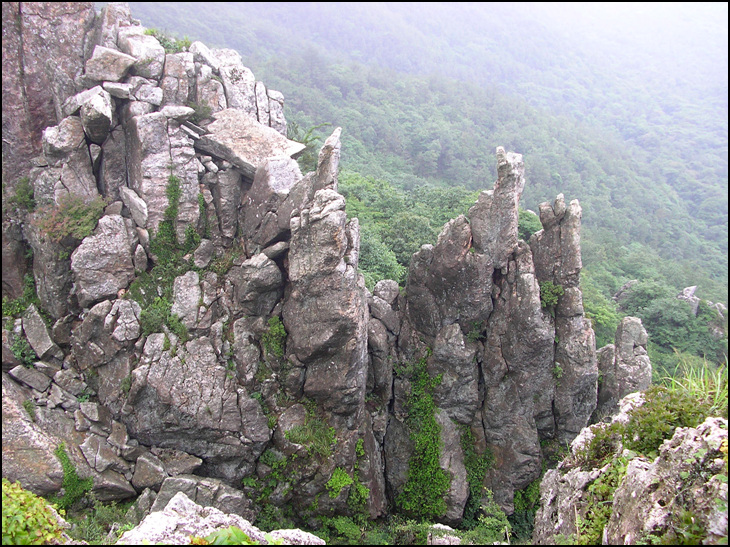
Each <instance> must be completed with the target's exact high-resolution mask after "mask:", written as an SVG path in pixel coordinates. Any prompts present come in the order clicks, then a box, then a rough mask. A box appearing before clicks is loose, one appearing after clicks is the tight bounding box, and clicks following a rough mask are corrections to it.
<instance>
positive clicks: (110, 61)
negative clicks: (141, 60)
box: [86, 46, 136, 82]
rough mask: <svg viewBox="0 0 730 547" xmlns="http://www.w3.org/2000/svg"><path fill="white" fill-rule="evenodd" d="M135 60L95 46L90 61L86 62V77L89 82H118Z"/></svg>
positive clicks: (115, 51) (117, 52) (114, 50)
mask: <svg viewBox="0 0 730 547" xmlns="http://www.w3.org/2000/svg"><path fill="white" fill-rule="evenodd" d="M135 61H136V59H135V58H134V57H132V56H131V55H127V54H125V53H122V52H121V51H118V50H116V49H110V48H108V47H104V46H96V47H95V48H94V53H93V54H92V55H91V59H89V60H88V61H86V77H87V78H89V79H90V80H97V81H100V82H102V81H107V82H118V81H119V80H121V79H122V78H123V77H124V76H125V75H126V74H127V71H128V70H129V68H130V67H131V66H132V65H133V64H134V63H135Z"/></svg>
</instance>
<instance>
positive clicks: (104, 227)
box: [71, 215, 136, 307]
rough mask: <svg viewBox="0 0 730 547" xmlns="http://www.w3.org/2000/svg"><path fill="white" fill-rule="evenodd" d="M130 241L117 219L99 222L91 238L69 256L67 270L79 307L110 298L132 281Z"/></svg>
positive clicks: (117, 216) (103, 218)
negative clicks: (71, 274) (69, 268)
mask: <svg viewBox="0 0 730 547" xmlns="http://www.w3.org/2000/svg"><path fill="white" fill-rule="evenodd" d="M132 242H133V238H132V237H130V235H129V234H128V232H127V226H126V224H125V223H124V219H123V218H122V217H121V216H119V215H111V216H104V217H101V219H99V225H98V226H97V228H96V230H95V232H94V235H91V236H89V237H87V238H85V239H84V240H83V241H82V242H81V245H79V246H78V248H77V249H76V250H75V251H74V252H73V254H72V255H71V270H72V271H73V274H74V282H75V283H76V296H77V298H78V300H79V304H80V305H81V306H83V307H89V306H91V305H92V304H94V303H96V302H99V301H100V300H103V299H105V298H110V297H114V296H116V295H117V293H118V292H119V290H120V289H126V288H127V286H129V283H130V282H131V281H132V279H134V263H133V262H132V252H133V251H134V247H136V242H135V243H134V246H133V245H132Z"/></svg>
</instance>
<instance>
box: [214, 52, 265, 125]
mask: <svg viewBox="0 0 730 547" xmlns="http://www.w3.org/2000/svg"><path fill="white" fill-rule="evenodd" d="M213 54H214V55H215V57H216V59H217V60H218V62H219V63H220V65H219V69H218V73H219V74H220V77H221V79H222V80H223V87H224V88H225V92H226V101H227V103H228V108H235V109H240V111H241V112H242V113H245V114H247V115H248V116H250V117H252V118H253V119H254V120H255V119H256V113H257V109H256V92H255V85H256V78H254V75H253V72H251V71H250V70H249V69H248V68H247V67H245V66H243V62H242V61H241V55H240V54H239V53H238V52H237V51H235V50H233V49H216V50H214V51H213Z"/></svg>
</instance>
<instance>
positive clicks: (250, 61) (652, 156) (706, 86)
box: [131, 3, 728, 363]
mask: <svg viewBox="0 0 730 547" xmlns="http://www.w3.org/2000/svg"><path fill="white" fill-rule="evenodd" d="M131 6H132V11H133V14H134V15H135V16H136V17H138V18H140V19H141V20H142V23H143V24H144V25H145V26H148V27H156V28H159V29H164V30H165V31H167V32H171V33H172V34H176V35H178V36H183V35H187V36H188V37H189V38H191V39H193V40H195V39H200V40H202V41H204V42H206V43H208V44H210V45H215V46H219V47H232V48H235V49H237V50H238V51H240V52H241V53H242V55H243V58H244V63H245V64H246V65H247V66H249V67H250V68H251V69H252V70H253V71H254V74H255V75H256V77H257V79H259V80H262V81H264V82H265V83H266V84H267V86H269V87H271V88H274V89H278V90H280V91H282V92H283V93H284V94H285V97H286V99H287V102H286V114H287V119H288V120H289V121H290V130H291V136H292V137H293V138H298V139H299V140H303V139H305V138H306V139H307V140H308V141H310V143H311V144H312V145H313V146H315V147H316V146H317V143H318V142H322V140H323V138H324V137H326V135H327V134H328V132H329V131H331V130H332V128H333V127H335V126H341V127H342V128H343V137H342V141H343V147H342V163H341V167H342V171H343V172H342V175H341V186H340V190H341V192H342V193H343V194H345V196H346V197H347V198H348V214H350V215H351V216H357V217H359V219H360V222H361V226H362V234H363V235H362V247H363V249H362V261H361V262H362V263H361V267H362V269H363V271H364V273H365V274H366V279H367V280H368V283H369V284H372V283H374V281H376V280H377V279H380V278H383V277H391V278H395V279H398V280H399V281H401V282H403V281H404V279H405V275H406V272H407V269H406V268H407V265H408V262H409V259H410V255H411V254H412V253H413V252H414V251H415V250H417V249H418V247H419V246H420V245H421V244H422V243H427V242H433V241H434V240H435V238H436V236H437V234H438V232H439V230H440V228H441V226H442V225H443V223H444V222H445V221H446V220H448V219H449V218H451V217H453V216H455V215H457V214H460V213H464V212H466V210H467V209H468V207H469V205H470V204H472V203H473V201H474V199H475V197H476V195H477V191H478V190H481V189H485V188H491V186H492V184H493V182H494V179H495V177H496V172H495V160H494V150H495V147H496V146H498V145H501V146H504V147H505V148H506V149H508V150H513V151H516V152H519V153H522V154H523V155H524V158H525V165H526V171H527V174H526V178H527V184H526V187H525V192H524V195H523V198H522V203H521V205H522V207H523V208H524V209H536V207H537V205H538V203H540V202H542V201H545V200H552V199H554V197H555V196H556V195H557V194H558V193H561V192H562V193H563V194H565V197H566V199H568V200H571V199H575V198H577V199H579V200H580V202H581V205H582V207H583V227H584V229H583V240H582V246H583V262H584V267H585V270H584V276H583V281H582V284H583V289H584V297H585V301H586V309H587V313H588V314H589V316H591V317H592V319H593V321H594V327H595V329H596V332H597V335H598V343H599V346H600V345H602V344H604V343H608V342H610V341H612V336H613V331H614V330H615V325H616V324H617V322H618V320H619V317H620V316H621V315H622V314H623V313H629V312H630V313H634V314H636V315H639V316H640V317H642V319H643V320H644V323H645V325H646V326H647V329H648V330H649V332H650V334H651V336H652V341H653V344H654V346H653V347H654V350H653V351H654V353H655V356H656V354H657V352H659V353H661V355H660V356H659V359H660V360H662V361H663V362H666V363H670V362H671V361H672V356H673V353H672V350H673V349H677V350H680V351H686V352H689V353H691V354H693V355H700V356H702V355H706V356H707V357H708V358H710V359H712V360H713V361H717V360H720V359H722V354H723V351H724V352H726V340H725V342H724V345H725V346H724V350H723V347H722V343H721V342H720V343H719V346H718V342H717V341H715V342H713V341H712V339H711V337H710V336H709V330H710V329H711V327H710V323H709V319H708V317H709V316H707V314H705V315H704V316H703V315H702V314H700V315H701V317H700V318H699V319H698V318H694V317H693V316H692V317H690V316H689V315H687V314H688V313H689V306H688V305H686V304H685V303H683V302H680V301H676V299H674V295H676V294H677V293H678V292H679V291H680V290H681V289H682V288H683V287H686V286H689V285H698V287H699V288H698V291H697V294H698V296H701V297H702V298H707V299H710V300H712V301H715V302H717V301H720V302H727V243H728V239H727V24H726V23H723V21H726V20H727V17H726V15H727V8H726V7H725V17H724V18H723V17H720V19H722V21H721V20H720V19H717V20H715V19H713V18H712V17H711V15H712V13H710V12H711V11H712V10H711V7H708V6H701V7H700V8H698V9H696V10H695V9H692V10H689V11H686V13H684V12H682V13H668V14H667V15H666V17H665V18H662V17H658V18H657V16H656V15H655V14H653V16H654V19H647V17H646V16H642V14H641V13H638V12H632V14H631V16H630V17H626V18H625V19H624V20H622V21H621V24H622V25H624V26H625V27H626V31H627V33H633V34H631V35H632V36H634V37H633V38H632V39H631V40H629V39H627V38H625V37H623V38H622V35H616V36H613V35H610V34H609V33H608V32H607V31H605V32H601V31H598V30H596V28H600V25H593V26H591V25H590V23H591V20H595V19H597V18H600V17H602V14H601V13H600V8H597V9H599V11H597V12H596V11H591V10H587V9H584V8H581V7H577V8H570V9H572V10H574V12H573V13H572V14H571V16H572V19H570V18H569V19H570V20H571V21H572V22H571V23H565V24H564V25H560V24H557V23H558V19H559V17H560V13H558V11H555V10H553V11H551V10H549V9H547V8H546V7H545V6H542V5H538V6H524V5H503V4H488V5H487V4H484V3H480V4H473V5H471V4H458V5H445V4H438V3H429V4H423V5H421V6H420V7H419V9H418V10H414V9H412V7H409V6H408V5H406V4H387V5H381V4H370V3H367V4H346V5H345V6H344V7H341V8H334V7H333V6H332V5H331V4H308V3H295V4H282V3H276V4H274V3H266V4H258V3H252V4H241V3H208V4H206V8H205V16H204V17H201V16H200V13H199V7H198V6H199V5H198V4H192V3H132V4H131ZM571 6H574V5H573V4H571ZM561 9H568V8H567V7H562V8H561ZM636 9H637V10H638V9H639V8H636ZM677 9H679V8H672V9H670V10H669V11H670V12H672V10H677ZM683 9H684V8H683ZM715 9H720V8H715ZM708 10H709V11H708ZM639 11H640V10H639ZM603 15H606V14H603ZM619 15H620V14H619ZM672 15H673V16H677V15H681V16H682V17H684V21H685V22H684V23H681V24H680V23H678V22H677V21H678V20H677V19H676V18H672V17H670V16H672ZM720 15H722V14H720ZM566 20H567V19H566ZM582 25H585V27H584V26H582ZM723 25H724V27H723ZM606 28H607V29H608V28H611V25H606ZM555 29H559V30H555ZM639 29H643V32H642V33H637V32H636V31H637V30H639ZM659 31H662V32H659ZM723 32H724V44H723V41H722V37H723ZM637 34H639V35H640V36H636V35H637ZM657 36H659V37H660V38H659V39H657V38H656V37H657ZM718 36H719V40H718ZM700 37H704V39H703V40H702V41H701V42H699V41H698V39H699V38H700ZM700 43H701V45H700ZM607 52H609V53H607ZM627 59H628V60H627ZM723 59H724V64H723ZM718 67H724V72H723V70H722V69H720V70H719V71H718ZM320 124H328V125H324V126H321V127H318V128H316V126H319V125H320ZM311 128H315V129H313V130H311V131H310V129H311ZM631 279H638V280H640V282H641V285H640V287H654V289H655V291H654V293H653V294H654V296H655V298H654V303H653V305H652V306H649V304H647V303H644V304H643V305H635V306H634V308H632V309H631V310H628V309H624V310H619V309H618V308H617V307H616V305H615V303H614V302H613V301H612V300H611V296H612V295H613V294H614V293H615V292H616V291H617V290H618V289H619V288H620V287H621V286H622V285H623V284H624V283H626V282H627V281H629V280H631ZM649 293H651V291H649ZM649 293H647V292H646V291H644V292H643V293H641V294H642V295H644V297H645V296H646V294H649ZM637 298H638V297H637ZM675 301H676V302H675ZM669 304H671V305H669ZM695 322H697V325H695ZM693 325H694V326H693ZM720 328H726V327H722V326H720Z"/></svg>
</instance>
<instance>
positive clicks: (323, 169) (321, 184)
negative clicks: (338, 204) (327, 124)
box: [314, 127, 342, 192]
mask: <svg viewBox="0 0 730 547" xmlns="http://www.w3.org/2000/svg"><path fill="white" fill-rule="evenodd" d="M341 134H342V128H341V127H338V128H337V129H335V130H334V131H333V132H332V134H331V135H330V136H329V137H328V138H327V140H326V141H325V142H324V146H322V149H321V150H320V151H319V159H318V161H317V179H316V182H315V188H314V191H315V192H316V191H317V190H321V189H323V188H332V189H333V190H335V191H337V170H338V169H339V166H340V146H341V143H340V135H341Z"/></svg>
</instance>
